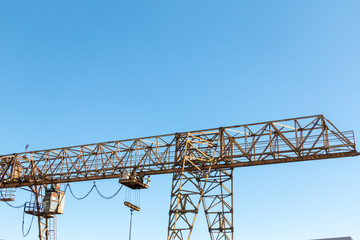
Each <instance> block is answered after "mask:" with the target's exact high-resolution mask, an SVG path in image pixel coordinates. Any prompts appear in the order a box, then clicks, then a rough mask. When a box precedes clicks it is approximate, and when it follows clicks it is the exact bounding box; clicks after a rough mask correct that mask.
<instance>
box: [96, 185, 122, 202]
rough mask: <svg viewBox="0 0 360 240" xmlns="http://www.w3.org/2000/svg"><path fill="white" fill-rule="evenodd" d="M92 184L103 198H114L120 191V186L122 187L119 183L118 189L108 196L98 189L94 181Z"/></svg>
mask: <svg viewBox="0 0 360 240" xmlns="http://www.w3.org/2000/svg"><path fill="white" fill-rule="evenodd" d="M94 186H95V188H96V191H97V192H98V194H99V195H100V196H101V197H102V198H104V199H112V198H114V197H115V196H116V195H117V194H118V193H119V192H120V190H121V189H122V187H123V185H121V186H120V187H119V189H118V190H117V191H116V192H115V193H114V194H113V195H111V196H110V197H107V196H104V195H103V194H102V193H101V192H100V191H99V189H98V187H97V186H96V184H95V183H94Z"/></svg>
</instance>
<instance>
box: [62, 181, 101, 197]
mask: <svg viewBox="0 0 360 240" xmlns="http://www.w3.org/2000/svg"><path fill="white" fill-rule="evenodd" d="M67 188H69V190H70V193H71V195H72V196H73V197H74V198H75V199H77V200H83V199H85V198H86V197H87V196H89V195H90V193H91V192H92V190H94V188H95V184H94V185H93V186H92V187H91V188H90V190H89V192H88V193H87V194H85V196H83V197H77V196H75V195H74V192H73V191H72V189H71V186H70V184H67V185H66V187H65V190H64V192H66V190H67Z"/></svg>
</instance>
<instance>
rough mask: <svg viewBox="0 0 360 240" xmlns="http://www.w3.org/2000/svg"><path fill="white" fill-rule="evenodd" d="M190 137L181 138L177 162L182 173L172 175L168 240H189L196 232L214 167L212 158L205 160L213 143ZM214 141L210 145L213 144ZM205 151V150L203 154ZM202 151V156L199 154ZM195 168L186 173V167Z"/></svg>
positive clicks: (176, 156)
mask: <svg viewBox="0 0 360 240" xmlns="http://www.w3.org/2000/svg"><path fill="white" fill-rule="evenodd" d="M194 138H195V137H193V136H191V135H190V134H188V135H187V136H185V137H178V139H177V150H176V152H175V159H176V161H177V164H178V165H180V166H181V169H182V171H181V172H175V173H174V174H173V180H172V189H171V200H170V211H169V227H168V240H189V239H190V236H191V233H192V231H193V227H194V223H195V220H196V217H197V214H198V212H199V207H200V204H201V199H202V196H203V193H204V189H205V186H206V182H207V178H208V174H209V172H210V169H211V166H212V164H213V161H212V159H211V158H212V155H210V157H209V158H204V159H202V157H204V156H206V154H208V153H209V154H213V152H211V151H210V150H211V149H210V147H212V146H213V142H212V141H211V140H208V139H206V140H202V139H201V138H200V137H198V136H196V139H195V140H196V144H197V145H196V146H195V144H194V142H195V141H194ZM210 141H211V142H210ZM200 149H202V150H200ZM200 151H201V152H200ZM197 164H202V165H203V166H204V165H206V166H207V169H205V170H200V169H199V168H196V165H197ZM189 166H192V167H194V166H195V168H193V169H194V170H189V169H188V170H185V167H189Z"/></svg>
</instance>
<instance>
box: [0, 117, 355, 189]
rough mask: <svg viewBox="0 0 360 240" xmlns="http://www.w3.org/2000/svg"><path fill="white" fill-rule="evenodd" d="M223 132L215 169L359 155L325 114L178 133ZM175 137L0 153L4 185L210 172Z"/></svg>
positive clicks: (346, 134) (0, 182)
mask: <svg viewBox="0 0 360 240" xmlns="http://www.w3.org/2000/svg"><path fill="white" fill-rule="evenodd" d="M220 129H221V130H220ZM219 131H222V133H223V140H222V146H221V147H222V150H221V151H222V155H220V152H221V151H219V154H217V155H216V156H214V160H215V161H216V163H214V166H212V168H224V167H225V168H231V167H241V166H254V165H262V164H271V163H283V162H295V161H305V160H314V159H325V158H334V157H344V156H357V155H358V152H357V151H356V148H355V141H354V133H353V132H352V131H348V132H341V131H339V130H338V129H337V128H336V127H335V126H334V125H333V124H332V123H331V122H330V121H329V120H327V119H326V118H325V117H324V116H323V115H315V116H309V117H300V118H292V119H284V120H278V121H269V122H262V123H254V124H245V125H237V126H230V127H224V128H215V129H208V130H200V131H190V132H185V133H181V134H180V135H187V134H190V135H192V136H197V137H199V138H201V139H206V138H209V137H211V136H212V134H213V132H219ZM176 136H177V134H168V135H159V136H153V137H145V138H136V139H129V140H121V141H113V142H103V143H96V144H87V145H80V146H73V147H65V148H57V149H49V150H41V151H31V152H26V153H16V154H10V155H4V156H0V188H8V187H19V186H32V185H43V184H51V183H65V182H77V181H88V180H98V179H106V178H118V177H119V175H120V173H121V172H122V170H123V169H127V170H128V171H132V170H133V169H134V168H136V169H140V170H141V171H142V172H143V174H144V175H153V174H165V173H174V172H182V171H189V172H193V171H195V170H196V169H200V170H201V171H206V170H207V168H208V166H207V165H206V164H205V165H204V164H202V165H201V164H200V165H197V166H196V167H195V166H194V164H188V165H185V166H182V165H181V164H179V163H178V162H177V160H176V159H175V152H176V141H177V140H176V139H177V138H176ZM199 150H200V151H202V149H199ZM225 153H226V154H225ZM200 155H201V154H200ZM200 157H202V156H200ZM195 165H196V164H195Z"/></svg>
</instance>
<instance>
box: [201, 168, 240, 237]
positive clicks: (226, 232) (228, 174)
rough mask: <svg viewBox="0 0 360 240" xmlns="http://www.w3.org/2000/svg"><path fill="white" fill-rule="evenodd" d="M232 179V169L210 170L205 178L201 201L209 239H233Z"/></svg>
mask: <svg viewBox="0 0 360 240" xmlns="http://www.w3.org/2000/svg"><path fill="white" fill-rule="evenodd" d="M232 180H233V170H232V169H216V170H212V171H211V173H210V174H209V177H208V179H207V184H206V188H205V190H204V195H203V197H202V203H203V207H204V211H205V215H206V220H207V224H208V227H209V233H210V238H211V240H233V231H234V227H233V181H232ZM200 181H203V180H200Z"/></svg>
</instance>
